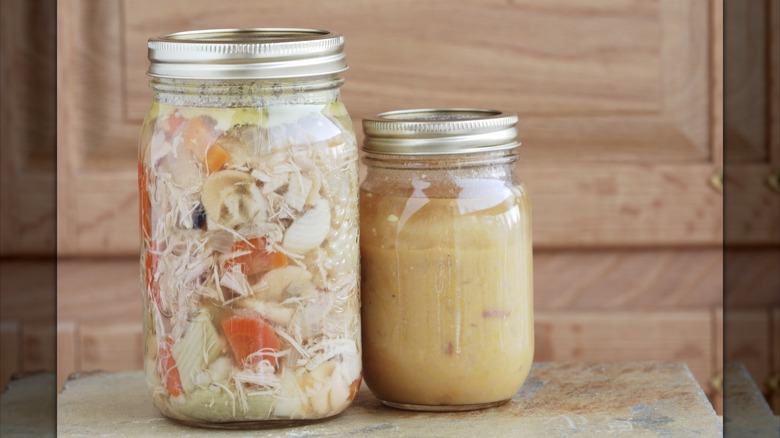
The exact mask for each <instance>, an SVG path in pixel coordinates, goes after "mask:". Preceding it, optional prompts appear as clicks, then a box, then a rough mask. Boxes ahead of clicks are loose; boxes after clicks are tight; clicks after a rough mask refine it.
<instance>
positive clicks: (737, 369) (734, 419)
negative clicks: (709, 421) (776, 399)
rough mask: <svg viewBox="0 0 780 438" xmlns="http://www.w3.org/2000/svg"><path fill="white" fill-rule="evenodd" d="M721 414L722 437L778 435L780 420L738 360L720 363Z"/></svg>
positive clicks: (759, 437) (769, 437)
mask: <svg viewBox="0 0 780 438" xmlns="http://www.w3.org/2000/svg"><path fill="white" fill-rule="evenodd" d="M723 413H724V417H723V426H724V430H725V431H726V436H734V437H740V438H742V437H744V438H749V437H755V438H764V437H768V438H772V437H780V421H778V419H777V417H776V416H775V415H774V414H773V413H772V409H770V408H769V405H768V404H767V402H766V399H764V396H763V395H762V394H761V390H760V389H758V386H757V385H756V383H755V381H753V379H752V378H751V376H750V373H749V372H748V371H747V369H745V366H744V365H742V364H741V363H726V364H725V365H724V366H723Z"/></svg>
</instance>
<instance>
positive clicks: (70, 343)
mask: <svg viewBox="0 0 780 438" xmlns="http://www.w3.org/2000/svg"><path fill="white" fill-rule="evenodd" d="M80 359H81V358H80V355H79V331H78V323H76V322H74V321H58V322H57V391H58V392H59V390H60V388H62V385H63V384H64V383H65V382H66V381H67V380H68V376H69V375H70V374H71V373H73V372H75V371H76V370H80V369H81V364H80Z"/></svg>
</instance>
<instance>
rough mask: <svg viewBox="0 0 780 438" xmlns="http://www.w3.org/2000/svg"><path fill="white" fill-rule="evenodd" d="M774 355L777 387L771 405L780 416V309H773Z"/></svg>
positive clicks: (774, 376) (772, 337)
mask: <svg viewBox="0 0 780 438" xmlns="http://www.w3.org/2000/svg"><path fill="white" fill-rule="evenodd" d="M770 338H771V342H772V344H771V348H770V351H771V353H772V368H771V370H772V376H773V378H774V379H775V380H774V381H775V384H776V385H777V387H776V388H775V389H774V390H773V392H772V397H771V400H770V403H771V404H772V410H774V412H775V415H780V307H775V308H774V309H772V332H771V334H770Z"/></svg>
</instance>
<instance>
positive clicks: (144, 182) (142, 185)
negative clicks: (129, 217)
mask: <svg viewBox="0 0 780 438" xmlns="http://www.w3.org/2000/svg"><path fill="white" fill-rule="evenodd" d="M148 184H149V178H148V176H147V174H146V169H144V163H143V160H140V159H139V160H138V199H139V212H140V222H141V231H142V232H143V237H149V236H151V234H152V201H151V199H150V198H149V188H148Z"/></svg>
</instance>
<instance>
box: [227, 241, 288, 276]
mask: <svg viewBox="0 0 780 438" xmlns="http://www.w3.org/2000/svg"><path fill="white" fill-rule="evenodd" d="M231 251H232V252H233V253H238V254H239V255H237V256H235V257H233V258H231V259H229V260H228V261H227V263H226V264H225V269H227V270H230V268H231V267H232V266H234V265H238V266H241V272H243V273H244V275H247V276H249V275H254V274H258V273H261V272H267V271H270V270H272V269H277V268H282V267H284V266H287V256H285V255H284V254H282V253H281V252H278V251H269V250H268V248H267V247H266V243H265V239H264V238H258V237H255V238H252V239H249V241H248V242H245V241H243V240H240V241H238V242H236V243H234V244H233V247H232V248H231Z"/></svg>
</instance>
